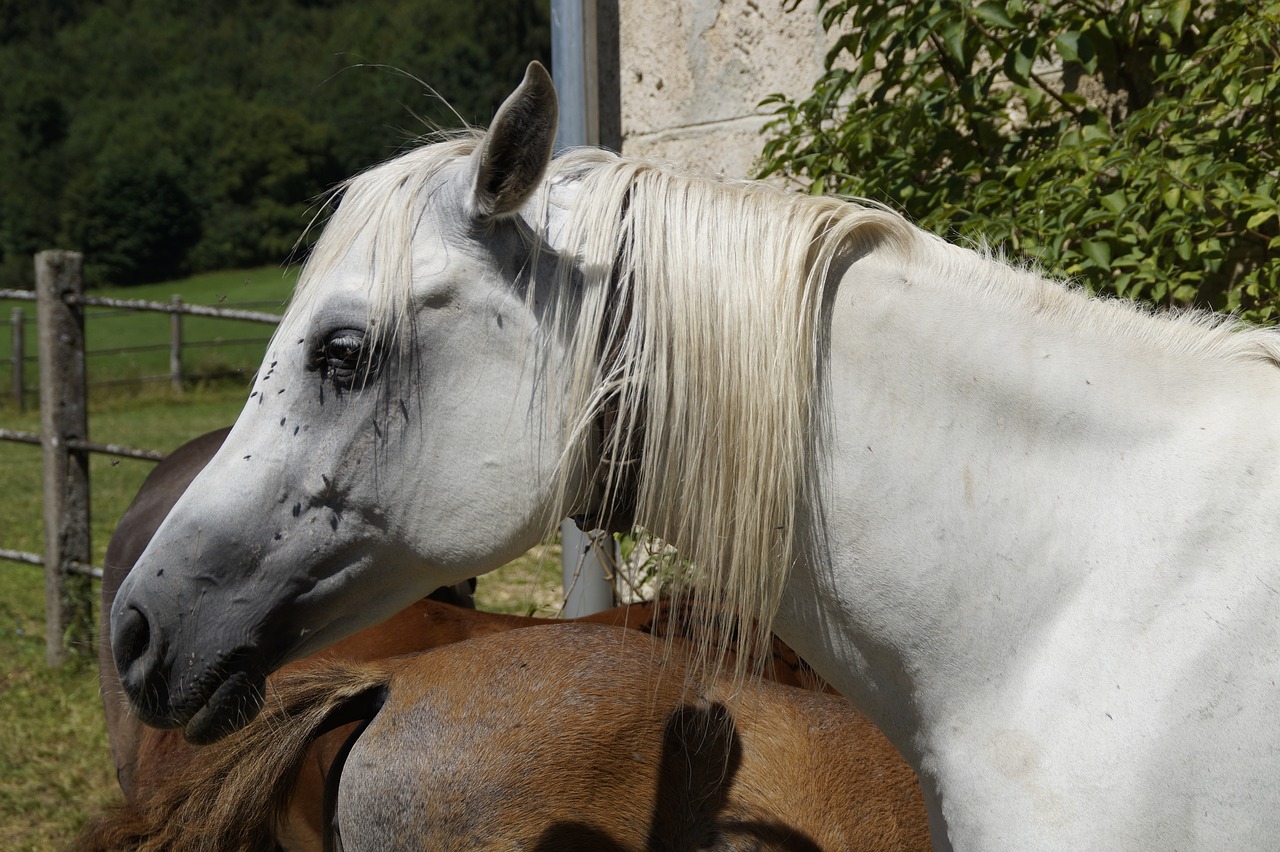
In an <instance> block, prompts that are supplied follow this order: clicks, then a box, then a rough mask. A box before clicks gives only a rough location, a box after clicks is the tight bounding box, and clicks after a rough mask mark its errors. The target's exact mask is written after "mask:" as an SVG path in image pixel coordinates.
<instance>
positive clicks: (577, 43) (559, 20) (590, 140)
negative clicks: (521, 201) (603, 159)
mask: <svg viewBox="0 0 1280 852" xmlns="http://www.w3.org/2000/svg"><path fill="white" fill-rule="evenodd" d="M597 65H598V61H597V59H596V0H551V76H552V78H553V79H554V80H555V83H556V94H557V95H559V99H560V124H559V126H558V128H557V131H556V144H557V146H558V147H560V148H571V147H574V146H578V145H599V144H600V98H599V91H598V88H597V75H596V67H597Z"/></svg>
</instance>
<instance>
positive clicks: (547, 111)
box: [472, 61, 560, 219]
mask: <svg viewBox="0 0 1280 852" xmlns="http://www.w3.org/2000/svg"><path fill="white" fill-rule="evenodd" d="M559 118H560V107H559V104H558V102H557V100H556V89H555V85H554V84H553V83H552V82H551V75H550V74H548V73H547V69H546V68H544V67H542V63H540V62H536V61H535V62H530V63H529V68H528V70H526V71H525V72H524V80H523V81H522V82H521V83H520V86H519V87H518V88H517V89H516V90H515V91H514V92H512V93H511V94H510V95H509V96H508V97H507V99H506V100H505V101H503V103H502V106H500V107H498V113H497V115H495V116H494V118H493V124H491V125H490V126H489V132H488V133H487V134H485V137H484V140H483V141H482V142H481V143H480V147H479V148H477V149H476V152H475V154H473V155H472V159H473V160H474V162H475V167H474V169H475V183H474V185H473V187H472V213H473V214H474V215H475V216H476V218H478V219H492V218H495V217H500V216H507V215H510V214H512V213H514V212H515V211H516V210H519V209H520V207H521V206H522V205H523V204H524V203H525V202H526V201H528V200H529V196H531V195H532V194H533V190H534V189H535V188H536V187H537V185H538V181H540V180H542V175H543V172H545V171H546V170H547V163H549V162H551V146H552V144H553V143H554V142H555V139H556V123H557V122H558V121H559Z"/></svg>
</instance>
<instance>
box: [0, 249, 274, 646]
mask: <svg viewBox="0 0 1280 852" xmlns="http://www.w3.org/2000/svg"><path fill="white" fill-rule="evenodd" d="M35 267H36V289H35V291H34V292H33V291H30V290H0V298H3V299H19V300H26V301H35V302H36V317H37V327H38V337H39V352H40V358H39V360H40V433H39V434H36V433H34V432H22V431H18V430H12V429H3V428H0V440H4V441H16V442H19V443H25V444H34V445H38V446H40V447H41V448H42V449H43V457H44V465H43V482H44V530H45V537H44V553H43V554H38V553H28V552H25V551H19V550H11V549H7V548H0V559H3V560H9V561H13V562H21V563H26V564H31V565H43V566H44V569H45V625H46V627H45V642H46V657H47V659H48V661H49V664H50V665H57V664H59V663H61V662H62V661H63V660H64V659H66V657H67V656H68V654H72V653H74V654H86V655H87V654H90V653H92V650H91V649H92V648H93V636H94V633H95V625H94V623H93V600H94V597H96V590H95V588H94V586H93V579H94V578H95V577H101V576H102V569H101V568H98V567H96V566H94V565H93V564H91V557H92V550H91V548H90V541H89V454H90V453H107V454H110V455H115V456H122V457H125V458H134V459H143V460H147V461H159V460H160V459H162V458H163V457H164V454H163V453H161V452H159V451H158V450H146V449H136V448H134V447H126V446H122V445H119V444H104V443H99V442H95V441H90V440H89V424H88V402H87V392H88V382H87V377H86V369H85V329H84V324H85V313H84V309H85V307H87V306H95V307H111V308H125V309H129V310H140V311H158V312H163V313H167V314H169V315H170V325H171V331H170V339H171V343H170V346H171V356H170V373H171V376H172V375H176V376H177V381H179V382H180V381H181V375H182V366H181V349H182V332H181V322H180V317H181V316H182V315H184V314H193V315H197V316H205V317H217V318H221V319H234V320H241V321H248V322H259V323H267V324H272V325H274V324H276V323H279V321H280V318H279V317H278V316H277V315H275V314H269V313H263V312H260V311H245V310H237V309H234V308H217V307H207V306H204V305H187V304H183V303H182V302H181V300H179V299H176V298H175V300H174V301H172V302H168V303H166V302H150V301H146V300H143V299H115V298H108V297H102V296H86V295H85V293H84V281H83V275H82V270H83V258H82V257H81V255H80V254H78V253H76V252H69V251H45V252H40V253H39V254H37V255H36V257H35ZM12 322H13V324H14V329H15V331H14V335H15V342H14V345H13V363H14V365H15V367H14V386H13V392H14V395H15V397H17V398H18V399H19V400H21V399H22V397H23V396H24V395H25V388H23V387H22V378H21V373H22V364H23V360H24V359H25V350H24V349H22V348H19V347H21V346H22V331H21V328H22V324H23V322H24V317H23V316H22V311H21V309H15V311H14V316H13V319H12ZM174 347H176V349H177V353H176V354H173V350H174Z"/></svg>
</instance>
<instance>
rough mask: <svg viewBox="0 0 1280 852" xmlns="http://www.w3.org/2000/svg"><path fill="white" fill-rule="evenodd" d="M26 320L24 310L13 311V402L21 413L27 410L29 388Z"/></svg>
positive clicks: (11, 338)
mask: <svg viewBox="0 0 1280 852" xmlns="http://www.w3.org/2000/svg"><path fill="white" fill-rule="evenodd" d="M25 319H26V318H25V317H24V316H23V312H22V308H14V309H13V317H12V319H11V320H10V322H11V323H12V327H13V332H12V334H11V335H10V340H11V342H12V343H13V356H12V359H13V401H14V402H16V403H17V404H18V412H19V413H21V412H23V411H26V410H27V405H26V400H27V386H26V376H25V375H24V373H25V371H26V356H27V344H26V336H25V333H24V331H25V327H26V322H25Z"/></svg>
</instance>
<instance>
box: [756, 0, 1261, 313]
mask: <svg viewBox="0 0 1280 852" xmlns="http://www.w3.org/2000/svg"><path fill="white" fill-rule="evenodd" d="M820 4H821V9H822V17H823V24H824V26H825V27H827V28H828V30H829V31H833V32H838V33H840V36H839V38H838V40H837V41H836V42H835V46H834V47H833V49H832V50H831V51H830V53H829V54H828V56H827V69H828V70H827V71H826V73H825V74H824V75H823V76H822V78H821V79H820V80H819V81H818V83H817V84H816V86H815V88H814V90H813V92H812V93H811V94H810V95H808V96H807V97H805V98H803V99H798V100H788V99H786V98H784V97H781V96H775V97H773V98H770V99H769V100H768V101H767V103H769V104H771V105H773V107H774V110H775V111H774V118H773V120H772V122H771V124H770V126H769V130H768V132H769V133H770V134H771V137H770V139H769V140H768V142H767V143H766V146H765V150H764V155H763V157H762V160H761V164H762V165H761V173H762V174H763V175H772V174H777V175H783V176H787V177H789V178H792V179H796V180H800V181H803V182H807V183H808V186H809V189H810V191H813V192H837V193H845V194H851V195H856V196H862V197H868V198H872V199H875V200H880V201H884V202H887V203H889V204H891V205H897V206H899V207H900V208H901V209H902V210H903V211H904V212H905V213H906V214H907V215H908V216H909V217H911V218H913V219H914V220H916V221H917V222H918V223H919V224H920V225H921V226H922V227H925V228H928V229H931V230H934V231H936V232H938V233H943V234H947V235H950V236H956V235H959V236H962V237H967V238H972V239H976V240H985V241H990V242H995V243H1001V244H1004V245H1006V246H1007V247H1008V248H1010V249H1012V250H1013V251H1014V252H1016V253H1022V254H1026V255H1030V256H1032V257H1033V258H1035V259H1037V260H1038V261H1040V262H1041V263H1042V264H1043V265H1044V266H1046V267H1048V268H1049V269H1051V270H1058V271H1061V272H1063V273H1065V274H1067V275H1070V276H1074V277H1076V278H1077V279H1079V280H1080V281H1081V282H1082V283H1084V284H1085V285H1086V286H1088V287H1090V288H1092V289H1094V290H1096V291H1100V292H1109V293H1114V294H1118V295H1122V296H1126V297H1129V298H1135V299H1146V300H1150V301H1152V302H1157V303H1161V304H1165V305H1188V304H1200V305H1204V306H1207V307H1211V308H1214V309H1218V310H1230V311H1237V312H1239V313H1241V314H1243V315H1245V316H1247V317H1250V318H1253V319H1258V320H1262V319H1267V318H1270V317H1273V316H1274V314H1275V311H1276V299H1277V297H1278V296H1280V255H1277V253H1276V251H1275V249H1276V248H1277V247H1280V237H1278V236H1277V234H1278V233H1280V230H1278V225H1280V222H1278V221H1277V209H1278V206H1277V200H1276V198H1277V186H1276V184H1277V179H1278V178H1277V176H1278V175H1280V151H1278V149H1277V145H1280V134H1278V133H1277V126H1276V124H1277V119H1276V110H1275V108H1274V105H1275V103H1277V98H1278V96H1280V0H1248V2H1243V1H1242V0H1234V2H1228V1H1227V0H1223V1H1222V2H1216V3H1212V4H1193V3H1191V2H1190V0H1154V2H1153V0H1147V2H1136V0H1110V2H1108V0H1069V1H1068V2H1061V3H1032V2H1027V0H1009V2H980V3H974V2H961V0H929V2H923V3H918V4H900V5H899V4H883V3H875V2H871V0H820Z"/></svg>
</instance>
